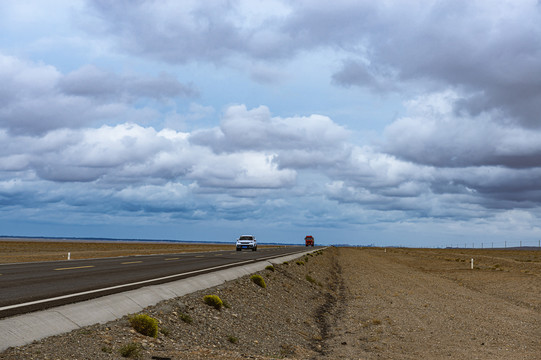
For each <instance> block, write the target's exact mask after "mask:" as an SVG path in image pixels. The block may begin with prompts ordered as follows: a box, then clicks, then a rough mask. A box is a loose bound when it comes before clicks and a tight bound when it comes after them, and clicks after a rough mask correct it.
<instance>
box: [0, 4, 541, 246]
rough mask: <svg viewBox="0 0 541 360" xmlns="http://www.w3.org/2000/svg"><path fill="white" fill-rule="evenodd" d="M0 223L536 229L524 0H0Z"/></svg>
mask: <svg viewBox="0 0 541 360" xmlns="http://www.w3.org/2000/svg"><path fill="white" fill-rule="evenodd" d="M0 34H1V36H0V84H1V85H0V143H1V144H2V145H1V146H0V235H25V236H60V237H63V236H66V237H113V238H147V239H179V240H205V241H212V240H217V241H232V240H234V239H235V238H236V237H237V236H238V235H240V234H243V233H253V234H254V235H256V237H258V239H259V240H260V241H262V242H299V243H301V242H302V241H303V238H304V236H305V235H307V234H312V235H314V237H315V239H316V243H319V244H338V243H349V244H356V245H362V244H374V245H382V246H388V245H407V246H430V247H432V246H448V245H452V246H456V245H460V246H464V244H465V243H466V244H467V245H468V246H472V244H473V243H475V244H476V246H480V245H481V243H484V246H490V243H495V244H496V245H500V244H501V245H503V243H504V242H505V241H507V242H508V243H512V242H515V243H517V242H519V241H523V242H524V244H528V243H530V244H535V245H537V244H538V241H539V239H540V238H541V226H540V225H541V222H540V220H541V3H540V2H539V1H536V0H531V1H528V0H519V1H517V0H507V1H505V0H503V1H497V2H489V1H484V0H478V1H475V0H473V1H472V0H463V1H462V0H449V1H422V0H419V1H372V0H366V1H351V0H349V1H348V0H337V1H330V2H329V1H319V0H300V1H290V0H287V1H285V0H284V1H280V0H261V1H256V0H239V1H235V0H223V1H221V0H215V1H199V0H183V1H176V0H169V1H167V0H164V1H145V0H138V1H128V0H122V1H120V0H119V1H116V0H115V1H108V0H94V1H90V0H88V1H83V0H48V1H41V0H28V1H18V0H4V1H1V2H0Z"/></svg>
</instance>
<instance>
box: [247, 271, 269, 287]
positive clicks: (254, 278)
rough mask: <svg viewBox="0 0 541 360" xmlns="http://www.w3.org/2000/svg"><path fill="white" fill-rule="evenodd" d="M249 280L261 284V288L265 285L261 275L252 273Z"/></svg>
mask: <svg viewBox="0 0 541 360" xmlns="http://www.w3.org/2000/svg"><path fill="white" fill-rule="evenodd" d="M250 280H252V281H253V282H254V284H256V285H259V286H261V287H262V288H266V287H267V284H265V280H263V277H261V275H257V274H256V275H252V276H251V277H250Z"/></svg>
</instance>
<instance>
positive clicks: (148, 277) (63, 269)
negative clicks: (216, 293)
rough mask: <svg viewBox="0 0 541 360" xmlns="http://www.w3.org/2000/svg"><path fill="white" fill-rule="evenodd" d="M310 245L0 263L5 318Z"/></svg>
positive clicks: (1, 304)
mask: <svg viewBox="0 0 541 360" xmlns="http://www.w3.org/2000/svg"><path fill="white" fill-rule="evenodd" d="M311 249H313V248H311ZM306 250H307V249H306V248H304V247H280V248H266V249H259V250H258V251H246V250H244V251H242V252H238V251H235V250H232V251H215V252H201V253H180V254H167V255H148V256H130V257H116V258H100V259H87V260H64V261H50V262H39V263H19V264H3V265H0V318H3V317H7V316H12V315H16V314H21V313H26V312H30V311H35V310H43V309H46V308H49V307H53V306H58V305H63V304H68V303H73V302H77V301H82V300H87V299H91V298H95V297H99V296H103V295H109V294H112V293H118V292H122V291H127V290H132V289H136V288H140V287H143V286H147V285H155V284H160V283H165V282H169V281H174V280H178V279H182V278H186V277H190V276H194V275H199V274H202V273H205V272H211V271H217V270H221V269H225V268H228V267H232V266H237V265H241V264H249V263H251V262H256V261H261V260H265V259H270V258H273V257H279V256H284V255H289V254H293V253H296V252H302V251H306Z"/></svg>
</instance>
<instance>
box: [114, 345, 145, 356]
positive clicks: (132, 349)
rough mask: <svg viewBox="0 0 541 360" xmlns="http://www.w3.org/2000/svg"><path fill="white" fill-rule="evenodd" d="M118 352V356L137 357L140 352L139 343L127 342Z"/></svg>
mask: <svg viewBox="0 0 541 360" xmlns="http://www.w3.org/2000/svg"><path fill="white" fill-rule="evenodd" d="M118 352H119V353H120V356H122V357H125V358H134V359H136V358H138V357H139V354H140V353H141V345H139V344H137V343H129V344H126V345H123V346H122V347H121V348H120V349H119V350H118Z"/></svg>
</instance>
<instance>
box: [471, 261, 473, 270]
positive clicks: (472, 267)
mask: <svg viewBox="0 0 541 360" xmlns="http://www.w3.org/2000/svg"><path fill="white" fill-rule="evenodd" d="M471 269H472V270H473V258H472V259H471Z"/></svg>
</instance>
